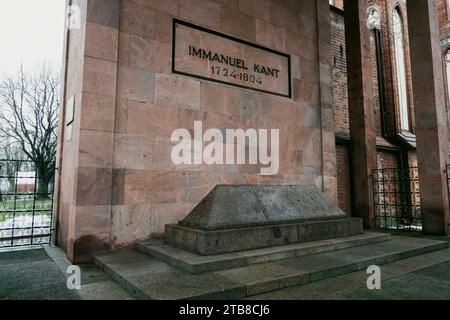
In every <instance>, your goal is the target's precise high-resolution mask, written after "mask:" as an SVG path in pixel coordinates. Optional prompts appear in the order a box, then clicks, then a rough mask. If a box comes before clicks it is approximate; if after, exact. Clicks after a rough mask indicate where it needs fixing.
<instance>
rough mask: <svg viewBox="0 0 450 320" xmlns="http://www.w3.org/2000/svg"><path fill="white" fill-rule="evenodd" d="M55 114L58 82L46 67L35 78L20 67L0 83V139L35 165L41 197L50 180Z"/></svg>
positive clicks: (55, 129) (43, 195)
mask: <svg viewBox="0 0 450 320" xmlns="http://www.w3.org/2000/svg"><path fill="white" fill-rule="evenodd" d="M58 112H59V80H58V76H57V75H56V73H55V72H54V71H53V70H52V69H51V68H50V67H48V66H43V67H42V68H41V69H40V71H39V72H38V73H37V74H36V75H30V74H27V73H25V72H24V71H23V68H21V69H20V71H19V72H18V74H17V75H16V76H15V77H4V78H3V79H2V80H0V138H3V139H4V140H5V141H9V142H10V143H12V144H13V145H16V146H19V148H20V149H21V150H22V151H23V153H24V154H25V155H26V156H27V157H28V158H29V159H30V160H32V161H33V162H34V163H35V166H36V171H37V174H38V177H39V179H38V191H37V192H38V193H39V195H40V196H41V197H47V194H48V187H49V184H50V182H51V181H52V180H53V177H54V171H55V156H56V144H57V139H56V134H57V127H58Z"/></svg>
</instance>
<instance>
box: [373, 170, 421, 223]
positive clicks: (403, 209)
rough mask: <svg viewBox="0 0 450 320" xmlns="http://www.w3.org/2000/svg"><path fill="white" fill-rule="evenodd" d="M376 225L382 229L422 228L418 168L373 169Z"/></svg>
mask: <svg viewBox="0 0 450 320" xmlns="http://www.w3.org/2000/svg"><path fill="white" fill-rule="evenodd" d="M372 179H373V198H374V211H375V227H376V228H377V229H382V230H383V229H384V230H408V231H421V230H422V215H421V210H420V189H419V173H418V168H416V167H414V168H408V169H399V168H386V169H377V170H374V171H373V178H372Z"/></svg>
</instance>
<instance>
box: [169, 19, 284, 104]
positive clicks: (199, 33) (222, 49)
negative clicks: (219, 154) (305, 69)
mask: <svg viewBox="0 0 450 320" xmlns="http://www.w3.org/2000/svg"><path fill="white" fill-rule="evenodd" d="M172 50H173V56H172V72H173V73H176V74H181V75H185V76H191V77H195V78H199V79H203V80H209V81H214V82H219V83H223V84H228V85H232V86H236V87H240V88H246V89H251V90H256V91H260V92H265V93H270V94H274V95H278V96H282V97H288V98H291V96H292V94H291V93H292V90H291V61H290V56H289V55H288V54H285V53H282V52H278V51H275V50H272V49H269V48H265V47H263V46H260V45H257V44H254V43H251V42H248V41H244V40H241V39H237V38H235V37H232V36H229V35H226V34H222V33H219V32H216V31H213V30H209V29H206V28H203V27H199V26H196V25H194V24H191V23H188V22H185V21H181V20H177V19H174V21H173V46H172Z"/></svg>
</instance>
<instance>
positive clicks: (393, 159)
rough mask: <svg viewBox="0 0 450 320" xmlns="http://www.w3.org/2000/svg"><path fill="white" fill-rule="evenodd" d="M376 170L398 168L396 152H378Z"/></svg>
mask: <svg viewBox="0 0 450 320" xmlns="http://www.w3.org/2000/svg"><path fill="white" fill-rule="evenodd" d="M377 162H378V169H387V168H399V167H400V166H399V158H398V153H397V152H392V151H384V150H378V153H377Z"/></svg>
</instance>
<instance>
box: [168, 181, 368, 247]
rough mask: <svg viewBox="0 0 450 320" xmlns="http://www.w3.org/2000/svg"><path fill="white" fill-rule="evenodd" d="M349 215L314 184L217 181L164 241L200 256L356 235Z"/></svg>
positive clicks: (357, 227)
mask: <svg viewBox="0 0 450 320" xmlns="http://www.w3.org/2000/svg"><path fill="white" fill-rule="evenodd" d="M362 232H363V224H362V220H361V219H359V218H348V217H347V216H346V215H345V213H344V212H343V211H342V210H340V209H339V208H338V207H337V206H336V205H334V204H332V203H330V202H329V201H328V200H327V199H326V198H325V196H324V195H323V194H322V193H321V192H320V191H319V190H318V189H317V188H316V187H314V186H267V185H266V186H252V185H238V186H236V185H219V186H216V187H215V188H214V189H213V190H212V191H211V192H210V193H209V194H208V195H207V196H206V197H205V198H204V199H203V200H202V201H201V202H200V203H199V204H198V205H197V206H196V207H195V208H194V209H193V210H192V212H191V213H190V214H189V215H188V216H187V217H186V218H185V219H183V220H182V221H180V222H179V223H178V224H177V225H167V226H166V229H165V241H166V243H168V244H170V245H173V246H176V247H179V248H182V249H185V250H188V251H191V252H195V253H198V254H201V255H213V254H221V253H227V252H236V251H242V250H250V249H257V248H264V247H271V246H279V245H285V244H291V243H298V242H307V241H317V240H324V239H331V238H339V237H347V236H353V235H358V234H361V233H362Z"/></svg>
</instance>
